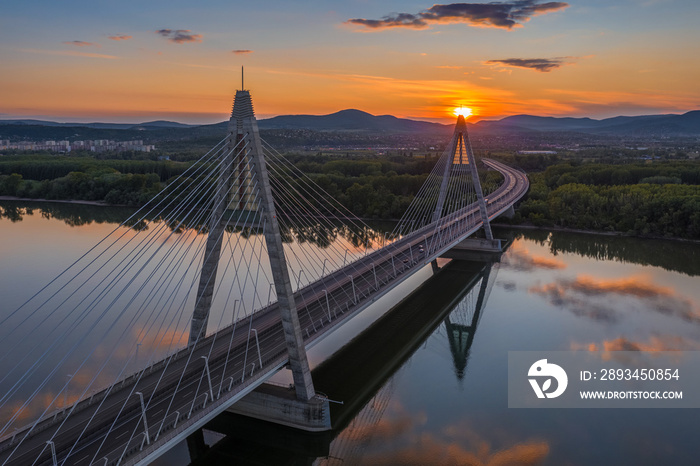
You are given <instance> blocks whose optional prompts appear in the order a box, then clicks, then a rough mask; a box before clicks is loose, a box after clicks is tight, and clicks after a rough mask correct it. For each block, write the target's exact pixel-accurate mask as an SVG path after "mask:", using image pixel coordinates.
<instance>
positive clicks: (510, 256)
mask: <svg viewBox="0 0 700 466" xmlns="http://www.w3.org/2000/svg"><path fill="white" fill-rule="evenodd" d="M503 264H504V265H506V266H508V267H510V268H512V269H515V270H522V271H528V270H534V269H550V270H560V269H565V268H566V264H565V263H564V262H562V261H560V260H558V259H554V258H552V257H544V256H536V255H533V254H531V253H530V251H528V250H527V249H526V248H525V247H524V246H523V245H522V243H521V242H515V243H513V245H512V246H511V247H510V248H509V249H508V251H507V253H506V255H505V257H504V258H503Z"/></svg>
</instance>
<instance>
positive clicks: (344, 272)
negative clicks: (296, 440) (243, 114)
mask: <svg viewBox="0 0 700 466" xmlns="http://www.w3.org/2000/svg"><path fill="white" fill-rule="evenodd" d="M484 162H485V163H486V164H487V165H488V166H489V167H491V168H493V169H496V170H498V171H499V172H501V173H502V174H503V175H504V178H505V182H504V183H503V185H502V186H501V187H499V189H498V190H496V191H495V192H493V193H492V194H491V195H490V196H489V198H488V201H487V208H488V213H489V218H490V219H493V218H495V217H497V216H498V215H500V214H501V213H502V212H504V211H505V210H507V209H508V208H509V207H510V206H511V205H512V204H513V203H514V202H516V201H517V200H518V199H520V198H521V197H522V196H523V195H524V194H525V192H526V191H527V189H528V186H529V184H528V181H527V178H526V176H525V175H524V174H523V173H522V172H519V171H517V170H515V169H513V168H510V167H507V166H506V165H503V164H501V163H499V162H495V161H493V160H484ZM480 227H481V219H480V215H479V212H478V208H477V207H476V205H475V204H473V205H471V206H469V207H467V208H465V209H462V211H460V212H458V213H457V214H455V215H453V216H452V217H451V219H450V220H447V221H446V220H445V219H441V221H440V222H438V223H436V224H431V225H428V226H426V227H424V228H422V229H421V230H419V231H416V232H413V233H411V234H410V235H407V236H405V237H403V238H401V239H399V240H397V241H395V242H393V243H391V244H389V245H387V246H386V247H384V248H382V249H380V250H377V251H375V252H373V253H372V254H368V255H367V256H365V257H364V258H362V259H360V260H359V261H357V262H355V263H354V264H353V266H352V267H351V266H350V265H348V266H347V267H344V268H341V269H339V270H337V271H335V272H333V273H332V274H329V275H328V276H326V277H325V278H324V279H322V280H319V281H317V282H314V283H311V284H310V285H308V286H306V287H305V288H303V289H301V290H299V291H297V293H295V299H296V302H297V309H298V314H299V321H300V324H301V329H302V333H303V336H304V342H305V344H306V346H307V348H308V347H310V346H312V345H313V344H315V343H317V342H318V341H320V340H321V339H322V338H324V337H325V336H327V335H328V334H329V333H330V332H332V331H333V330H335V329H336V328H338V327H339V326H340V325H342V324H343V323H344V322H346V321H347V320H348V319H350V318H351V317H352V316H354V315H356V314H357V313H359V312H361V311H362V310H363V309H365V308H366V307H367V306H369V305H370V304H372V303H373V302H374V301H376V300H377V299H379V298H380V297H381V296H383V295H384V294H385V293H387V292H388V291H390V290H391V289H393V288H394V287H396V286H397V285H399V284H400V283H401V282H403V281H404V280H405V279H406V278H408V277H410V276H411V275H412V274H413V273H415V272H416V271H418V270H420V269H421V268H422V267H423V266H424V265H426V264H428V263H429V262H430V261H432V260H433V259H435V258H436V257H439V256H440V255H441V254H442V253H444V252H445V251H447V250H449V249H450V248H451V247H452V246H453V245H454V244H456V243H458V242H460V241H462V240H463V239H464V238H466V237H468V236H469V235H471V234H472V233H474V232H475V231H476V230H478V229H479V228H480ZM351 271H352V273H353V274H354V275H350V272H351ZM328 303H333V304H331V306H330V308H329V306H328ZM250 329H255V330H256V332H257V336H258V339H259V347H260V352H259V353H258V348H257V345H256V340H255V338H249V335H250V334H251V330H250ZM203 357H207V358H208V364H209V370H210V373H211V382H212V386H211V387H209V382H208V379H207V377H206V373H205V362H204V361H205V360H204V359H203ZM261 362H262V367H261V364H260V363H261ZM286 363H287V357H286V346H285V340H284V334H283V331H282V325H281V322H280V319H279V312H278V308H277V303H274V304H272V305H270V306H268V307H266V308H263V309H261V310H260V311H258V312H256V313H255V314H253V315H252V316H249V317H247V318H246V319H243V320H241V321H239V322H237V323H236V324H235V325H232V326H229V327H227V328H224V329H222V330H220V331H218V332H217V333H215V334H212V335H210V336H208V337H206V338H205V339H204V340H203V341H200V342H199V343H198V344H197V345H196V347H195V348H194V349H192V348H183V349H182V350H180V351H179V352H177V353H175V354H173V355H171V356H169V357H168V358H166V359H164V360H162V361H159V362H157V363H154V364H153V365H151V366H149V367H147V368H145V369H144V370H143V371H141V372H139V373H137V374H133V375H131V376H130V377H127V378H126V379H124V380H123V381H122V382H121V383H118V384H117V385H115V386H114V387H113V388H112V389H111V391H110V390H104V391H102V392H99V393H96V394H94V395H93V396H91V397H90V398H89V399H85V400H82V401H80V402H78V403H76V404H75V405H73V406H72V407H70V408H68V409H66V410H64V411H60V412H56V413H54V414H52V415H51V416H50V417H47V418H45V419H43V420H41V421H40V422H39V423H38V424H37V425H36V427H34V429H32V430H31V432H29V428H28V427H27V428H25V429H21V430H19V431H17V432H16V433H15V434H14V435H13V436H10V437H6V438H5V439H3V440H2V441H1V442H0V462H2V464H12V465H25V464H26V465H32V464H52V458H51V451H50V449H49V448H48V447H47V443H46V442H47V441H48V440H50V439H52V438H53V442H54V444H55V448H56V454H57V457H58V460H59V464H66V465H68V464H71V465H89V464H92V463H93V461H94V464H100V465H112V464H117V463H118V462H119V460H120V458H122V457H123V459H122V460H121V463H120V464H139V463H145V462H146V461H150V460H152V459H154V458H156V457H157V456H159V454H161V453H162V452H164V451H166V450H167V449H168V448H170V446H172V445H173V444H174V443H177V442H179V441H181V440H182V439H184V438H185V437H186V436H187V435H189V434H190V433H191V432H193V431H195V430H196V429H198V428H200V427H201V426H202V425H204V424H205V423H206V422H207V421H209V420H210V419H212V418H213V417H215V416H216V415H217V414H219V413H221V412H222V411H224V410H225V409H226V408H227V407H229V406H230V405H232V404H233V403H235V402H236V401H237V400H239V399H240V398H241V397H243V396H245V395H246V394H247V393H249V392H250V391H252V390H253V389H254V388H255V387H256V386H258V385H260V384H261V383H263V382H264V381H265V380H266V379H268V378H269V377H271V376H272V375H273V374H274V373H276V372H277V371H278V370H279V369H280V368H282V367H284V365H285V364H286ZM176 387H177V390H176ZM136 392H140V393H142V394H143V397H144V402H145V403H146V405H147V411H146V419H147V421H148V422H147V423H148V432H149V435H148V438H146V435H145V433H144V427H143V420H142V419H141V404H140V399H139V397H138V396H137V395H136ZM212 395H213V399H212ZM149 400H150V401H149ZM71 412H72V414H70V415H69V416H68V414H69V413H71ZM28 432H29V433H28ZM38 457H39V460H38V461H37V458H38ZM8 458H11V460H10V461H11V463H8V462H7V460H8Z"/></svg>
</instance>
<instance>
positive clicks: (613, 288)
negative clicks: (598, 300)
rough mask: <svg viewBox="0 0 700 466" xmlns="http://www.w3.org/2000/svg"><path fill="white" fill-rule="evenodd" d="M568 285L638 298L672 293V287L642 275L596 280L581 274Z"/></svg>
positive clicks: (582, 289)
mask: <svg viewBox="0 0 700 466" xmlns="http://www.w3.org/2000/svg"><path fill="white" fill-rule="evenodd" d="M569 286H570V288H571V289H573V290H576V291H579V292H581V293H584V294H601V293H616V294H621V295H628V296H636V297H638V298H651V297H659V296H671V295H672V294H673V293H674V290H673V289H671V288H668V287H662V286H658V285H655V284H654V283H651V282H650V281H649V279H648V278H646V277H643V276H641V277H634V276H633V277H627V278H620V279H612V280H610V279H600V280H597V279H595V278H594V277H591V276H588V275H581V276H578V277H576V280H574V281H573V282H571V283H570V285H569Z"/></svg>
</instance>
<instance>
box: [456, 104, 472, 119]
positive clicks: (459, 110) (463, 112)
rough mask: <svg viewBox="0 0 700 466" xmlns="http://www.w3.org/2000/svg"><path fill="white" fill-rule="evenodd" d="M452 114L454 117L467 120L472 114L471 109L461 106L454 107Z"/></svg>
mask: <svg viewBox="0 0 700 466" xmlns="http://www.w3.org/2000/svg"><path fill="white" fill-rule="evenodd" d="M454 114H455V116H460V115H462V116H463V117H464V118H469V116H470V115H471V114H472V109H471V108H469V107H463V106H459V107H455V109H454Z"/></svg>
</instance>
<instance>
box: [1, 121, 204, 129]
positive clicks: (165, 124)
mask: <svg viewBox="0 0 700 466" xmlns="http://www.w3.org/2000/svg"><path fill="white" fill-rule="evenodd" d="M0 125H17V126H23V125H27V126H61V127H66V128H94V129H151V128H154V129H162V128H194V127H196V126H198V125H186V124H184V123H177V122H175V121H165V120H157V121H147V122H144V123H137V124H134V123H99V122H95V123H58V122H55V121H47V120H0Z"/></svg>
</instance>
